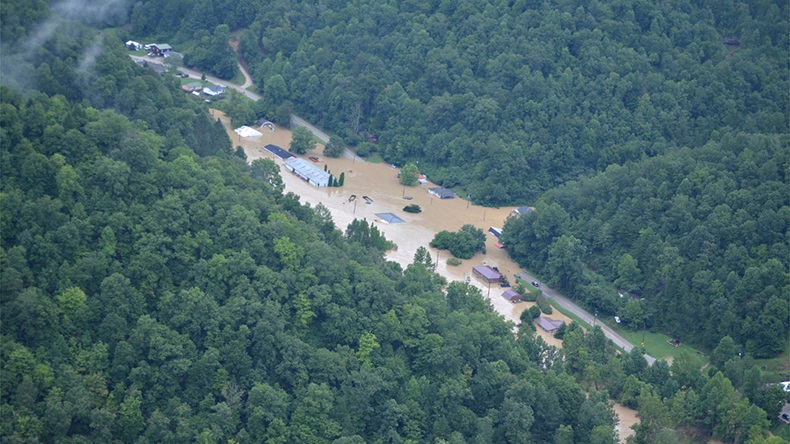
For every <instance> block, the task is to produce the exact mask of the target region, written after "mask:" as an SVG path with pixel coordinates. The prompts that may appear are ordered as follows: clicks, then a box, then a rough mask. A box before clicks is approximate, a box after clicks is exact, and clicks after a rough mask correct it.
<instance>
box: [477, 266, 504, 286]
mask: <svg viewBox="0 0 790 444" xmlns="http://www.w3.org/2000/svg"><path fill="white" fill-rule="evenodd" d="M472 273H473V274H474V275H475V276H477V277H479V278H480V279H482V280H484V281H486V282H487V283H489V284H492V283H498V282H500V281H502V274H500V273H499V272H498V271H496V270H494V269H493V268H491V267H489V266H488V265H476V266H474V267H472Z"/></svg>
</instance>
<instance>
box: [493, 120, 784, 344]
mask: <svg viewBox="0 0 790 444" xmlns="http://www.w3.org/2000/svg"><path fill="white" fill-rule="evenodd" d="M788 155H789V154H788V140H787V137H786V136H769V135H759V134H758V135H750V134H737V135H732V134H727V135H725V136H722V137H721V138H720V139H719V140H715V141H711V142H709V143H708V144H706V145H705V146H704V147H702V148H699V149H696V150H690V149H683V150H679V151H676V152H673V153H671V154H666V155H662V156H659V157H656V158H653V159H649V160H646V161H642V162H639V163H632V164H627V165H625V166H622V167H621V166H612V167H610V168H608V169H607V170H606V172H605V173H602V174H599V175H597V176H594V177H592V178H589V179H582V180H580V181H578V182H573V183H570V184H568V185H565V186H561V187H558V188H556V189H554V190H552V191H550V192H549V193H547V194H546V195H545V196H544V197H543V200H542V203H541V204H540V205H539V206H538V208H537V210H536V211H534V212H532V213H528V214H526V215H523V216H519V217H517V218H510V219H508V221H507V222H506V224H505V229H504V234H503V236H502V240H503V242H505V243H506V244H507V245H508V251H509V253H510V255H511V256H512V257H513V258H514V259H516V260H517V261H519V262H520V263H522V264H523V265H524V266H526V267H528V268H529V269H532V270H536V271H538V272H539V273H542V274H544V275H545V276H547V277H548V279H549V280H550V281H551V282H552V283H553V284H557V285H558V286H559V287H560V288H561V289H562V291H563V292H566V293H568V294H572V295H574V296H575V297H577V298H578V299H580V300H582V301H584V302H586V304H587V305H588V306H590V307H592V308H593V309H595V310H599V311H600V312H601V313H602V314H609V315H614V314H619V315H620V316H621V317H623V318H624V319H625V321H626V322H628V323H631V324H633V325H634V326H635V327H637V326H638V327H639V328H641V327H642V325H643V324H647V325H648V326H650V327H655V328H657V329H659V330H661V331H665V332H667V333H668V334H670V335H671V336H673V337H677V338H679V339H681V340H683V341H687V342H691V343H694V344H696V345H699V346H702V347H703V348H706V349H708V350H711V349H713V348H714V347H715V346H716V345H717V344H718V343H719V340H720V339H721V338H722V337H724V336H726V335H730V336H731V337H732V338H733V339H735V340H736V342H737V343H738V344H739V345H740V346H741V348H742V349H743V350H744V351H745V352H747V353H750V354H753V355H754V356H757V357H773V356H776V355H777V354H779V353H781V352H783V351H784V349H785V346H786V344H787V340H788V337H787V328H788V327H787V326H788V320H790V307H788V303H787V296H788V294H790V279H789V277H788V269H790V268H789V267H788V265H789V262H790V249H789V248H790V247H788V238H787V233H788V224H789V223H790V186H789V185H788V183H787V176H786V174H787V166H788ZM617 290H626V291H628V292H632V293H635V294H637V295H638V296H639V297H642V298H644V300H642V301H636V300H632V299H631V298H630V297H625V298H622V297H619V296H618V291H617Z"/></svg>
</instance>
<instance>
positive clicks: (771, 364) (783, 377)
mask: <svg viewBox="0 0 790 444" xmlns="http://www.w3.org/2000/svg"><path fill="white" fill-rule="evenodd" d="M755 363H756V364H757V365H759V366H760V368H765V370H764V371H763V378H764V379H765V382H768V383H771V382H781V381H787V380H790V341H788V342H786V343H785V351H784V352H783V353H782V354H781V355H779V356H777V357H775V358H770V359H755Z"/></svg>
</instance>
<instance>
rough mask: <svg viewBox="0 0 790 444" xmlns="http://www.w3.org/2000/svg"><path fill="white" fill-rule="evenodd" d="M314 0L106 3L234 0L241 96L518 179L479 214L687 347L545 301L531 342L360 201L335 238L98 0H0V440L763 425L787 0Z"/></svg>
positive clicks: (782, 203)
mask: <svg viewBox="0 0 790 444" xmlns="http://www.w3.org/2000/svg"><path fill="white" fill-rule="evenodd" d="M75 4H77V3H75ZM56 6H61V5H60V4H58V5H56ZM320 6H321V5H313V4H311V3H310V2H301V3H298V2H297V3H290V2H279V3H278V2H274V3H266V4H265V5H263V4H261V3H259V2H257V1H255V0H241V1H235V2H213V1H209V0H198V1H156V2H154V1H141V2H136V3H135V4H134V5H132V6H130V8H131V10H130V11H127V12H129V16H130V17H131V19H130V20H131V22H132V25H133V28H132V29H134V32H139V33H142V34H144V35H149V36H153V35H156V36H157V37H163V38H167V39H171V38H172V39H174V40H172V41H174V42H176V41H178V40H179V39H182V40H188V39H194V38H197V37H196V36H207V35H224V34H223V33H224V32H226V30H225V29H224V28H222V27H223V26H227V28H228V31H229V30H238V29H240V28H245V27H246V28H247V30H246V31H245V32H243V35H242V36H241V42H242V51H243V53H244V54H245V57H246V58H247V60H248V62H251V63H253V65H254V69H253V70H254V72H255V75H256V81H258V84H259V86H260V85H263V88H264V97H265V98H266V100H269V101H271V102H270V103H269V104H271V105H272V106H277V107H278V109H280V110H287V109H288V107H289V106H291V105H293V106H294V107H296V109H297V110H298V111H299V112H300V113H303V114H305V115H306V116H307V117H309V118H311V119H314V120H315V121H316V122H320V123H321V124H323V125H326V126H327V127H328V128H331V129H333V130H334V131H335V132H336V134H338V136H341V137H343V138H342V139H340V138H338V139H334V138H333V140H337V141H341V140H346V141H348V142H353V141H354V139H355V138H356V137H357V136H358V135H357V134H356V131H357V130H359V129H363V130H367V131H370V132H371V133H374V134H376V135H377V136H378V138H379V140H380V143H379V145H378V146H377V147H376V149H379V150H380V154H382V155H384V156H386V157H387V158H389V159H404V160H409V159H413V158H414V159H416V158H418V157H419V158H420V160H421V163H420V168H421V169H424V170H425V172H427V173H429V175H430V177H431V178H434V177H436V178H437V180H441V181H443V183H444V185H446V186H453V185H463V186H464V187H468V188H469V189H470V190H476V191H475V192H474V193H473V195H475V196H478V197H477V199H479V200H480V201H481V202H484V203H492V204H493V203H496V202H511V201H517V200H518V201H522V200H527V201H532V200H534V199H535V198H536V196H537V193H542V192H543V191H546V192H545V193H543V194H542V196H543V197H542V199H540V200H539V202H538V203H537V210H536V211H535V212H533V213H529V214H528V215H527V216H522V217H519V218H514V219H511V220H509V221H508V223H507V224H506V227H505V232H504V234H503V239H505V240H506V244H507V245H508V248H512V249H513V251H512V254H513V255H514V257H516V258H517V259H519V260H521V261H524V263H526V264H528V265H529V266H530V267H534V268H535V269H536V270H538V271H540V272H545V273H548V274H549V275H550V276H551V279H554V280H555V282H554V284H556V285H558V286H560V287H561V288H562V289H563V290H564V291H565V290H568V291H573V292H579V293H576V294H577V297H580V298H582V299H584V300H585V301H586V302H587V303H589V304H591V305H594V304H598V303H601V304H603V303H611V301H609V299H610V298H612V297H616V296H614V295H612V294H611V292H609V291H608V290H609V289H608V288H607V285H609V284H608V282H613V281H614V282H617V283H618V286H622V287H624V289H627V290H629V291H634V292H639V293H640V294H641V295H644V296H645V297H646V304H647V308H648V309H647V316H648V318H647V319H648V322H650V323H655V324H656V325H658V326H661V327H663V328H666V329H668V330H672V331H678V332H680V333H682V334H689V335H692V334H698V335H699V337H700V339H699V341H700V342H701V343H703V344H704V345H707V346H708V347H710V348H712V349H713V350H714V353H713V356H712V358H711V364H712V366H711V367H708V368H707V369H706V370H705V371H704V372H701V371H700V368H701V367H702V364H703V363H702V362H700V360H699V359H698V358H697V357H696V356H695V355H691V354H681V355H680V356H679V357H677V358H676V359H675V360H674V361H673V362H672V364H671V365H670V364H668V363H666V362H665V361H662V360H659V361H657V362H656V363H655V364H653V365H652V366H648V365H647V363H646V362H645V361H644V358H643V357H642V355H641V351H640V350H638V349H635V350H634V351H632V352H631V353H617V352H616V351H615V350H614V348H613V345H612V344H611V343H610V342H609V341H608V340H606V338H605V336H604V335H603V333H602V331H601V330H600V329H599V328H593V329H591V330H589V331H584V330H583V329H582V328H581V327H580V326H579V325H577V324H575V323H572V324H570V325H568V326H567V327H564V328H563V333H564V343H563V349H561V350H559V349H556V348H554V347H551V346H548V345H547V344H546V343H545V342H544V341H543V340H542V339H540V338H539V337H535V336H534V327H533V326H532V324H529V323H527V324H522V326H521V327H520V328H519V330H518V332H517V334H515V335H514V334H513V325H512V324H509V323H507V322H505V321H504V320H503V319H502V318H501V317H500V316H498V315H497V314H496V313H495V312H494V310H493V309H492V308H491V306H490V304H489V302H488V301H487V300H486V299H485V298H484V297H483V295H482V294H481V292H480V291H479V290H478V289H477V288H476V287H474V286H472V285H469V284H467V283H463V282H451V283H448V282H446V280H444V279H443V278H442V277H440V276H439V275H437V274H435V273H434V268H435V264H434V263H433V261H432V260H431V259H430V257H429V255H427V253H426V251H427V250H424V249H423V250H421V251H418V253H417V254H415V259H414V263H412V264H409V265H408V266H406V267H405V268H404V267H401V266H400V265H398V264H396V263H394V262H388V261H386V260H385V259H384V258H383V251H384V250H387V249H390V248H393V247H394V246H393V245H392V244H391V242H389V241H388V240H387V239H385V238H384V236H383V235H382V234H381V233H380V232H379V231H378V230H377V229H376V228H375V227H373V226H372V225H370V224H368V223H367V221H364V220H363V221H355V222H354V223H353V224H352V225H351V226H349V227H347V230H346V235H345V236H344V235H343V234H342V233H341V232H340V231H339V230H338V229H337V227H335V226H334V224H333V222H332V218H331V215H330V213H329V211H328V210H327V209H326V208H324V207H323V206H321V205H318V206H316V207H311V206H309V205H304V204H302V203H300V202H299V198H298V196H295V195H293V194H283V183H282V180H281V178H280V177H279V175H278V170H277V169H276V168H277V165H276V164H275V163H274V162H270V161H268V162H267V161H256V162H253V163H252V165H247V164H246V163H245V161H244V160H243V159H242V157H239V156H236V155H234V154H233V151H232V145H231V142H230V140H229V139H228V137H227V134H226V132H225V130H224V128H223V126H222V125H221V124H220V123H219V122H216V121H213V119H211V117H210V115H209V114H208V112H207V109H206V108H205V105H204V104H203V103H202V102H200V101H193V100H191V99H190V98H189V96H188V95H185V94H183V93H182V92H180V91H179V89H178V87H179V83H178V81H177V80H176V79H175V78H174V77H171V76H164V77H163V76H159V75H157V74H154V73H153V72H152V71H150V70H149V69H147V68H145V67H141V66H137V65H136V64H134V63H133V62H132V61H131V60H130V59H129V58H128V56H127V54H126V52H125V51H126V50H125V49H123V47H122V46H121V43H122V42H123V41H124V39H123V38H122V37H123V36H125V35H123V34H124V33H125V32H129V30H128V29H121V30H106V31H105V32H104V34H103V35H100V34H99V33H98V32H97V31H96V30H95V28H94V26H114V25H118V24H121V22H122V17H124V13H123V11H121V13H119V14H117V15H116V14H115V12H114V11H106V14H104V15H102V14H101V12H102V11H103V10H102V11H95V12H93V13H90V14H87V13H86V17H85V20H84V22H82V23H79V22H78V21H77V20H78V19H79V14H75V11H72V12H71V13H70V14H69V15H67V16H66V17H65V18H64V17H60V16H58V12H57V8H54V9H55V10H50V9H49V7H48V6H47V3H45V2H36V1H33V2H23V1H20V0H9V1H6V2H2V3H0V14H1V15H0V17H1V18H2V20H0V22H1V24H0V32H1V33H2V34H0V35H1V36H2V40H3V44H4V45H6V44H7V45H8V47H9V51H7V52H6V47H5V46H4V48H3V49H4V52H3V58H4V63H3V64H2V66H0V69H2V70H3V73H4V75H3V76H2V77H0V81H2V82H3V85H0V165H2V168H0V316H2V322H0V437H2V438H1V439H2V440H3V441H4V442H5V441H8V442H26V441H28V442H33V441H43V442H67V441H69V442H71V441H73V442H96V443H107V442H118V441H120V442H178V443H180V442H184V443H186V442H196V441H197V442H230V441H236V442H315V443H332V442H337V443H342V442H377V441H385V440H386V441H392V442H440V441H444V442H458V443H461V442H495V443H500V442H501V443H504V442H576V443H582V444H586V443H613V442H614V441H615V439H616V436H617V435H616V432H615V427H614V426H615V419H614V414H613V411H612V409H611V399H615V400H617V401H618V402H621V403H623V404H625V405H628V406H633V407H637V408H638V409H639V415H640V418H641V419H642V421H641V423H640V425H639V426H638V428H637V429H636V430H635V438H634V440H635V442H645V443H647V442H661V441H663V442H683V440H686V439H692V438H694V437H706V438H707V437H716V438H719V439H722V440H724V441H726V442H753V443H760V442H768V438H767V437H768V433H769V432H768V430H769V428H770V425H771V423H770V421H769V420H770V419H773V418H776V415H777V414H778V411H779V409H780V408H781V405H782V402H783V401H784V393H783V392H782V391H781V388H779V387H777V386H775V385H767V384H765V382H766V381H764V378H763V375H762V372H761V369H760V367H759V366H758V365H755V362H754V360H753V358H752V357H751V356H750V354H755V355H757V354H766V355H770V354H771V353H774V352H775V350H776V349H777V342H776V341H775V338H773V337H769V336H770V334H771V333H772V332H778V331H779V327H781V326H783V325H784V326H786V325H787V319H786V318H787V314H786V309H787V307H786V300H783V299H782V295H783V294H784V295H786V294H787V262H786V261H787V256H788V254H787V251H786V248H787V245H786V243H783V242H782V239H783V237H782V236H785V235H786V232H787V227H786V221H787V208H788V205H787V196H788V193H787V188H786V186H787V185H786V165H787V158H786V157H787V153H786V149H783V148H786V146H787V140H786V136H784V135H782V134H783V132H784V131H785V127H784V125H786V123H785V122H786V118H785V116H786V114H787V113H786V109H785V107H786V101H783V99H782V97H785V96H783V94H786V91H787V89H786V88H784V87H783V86H784V85H785V83H786V72H785V71H784V70H782V69H779V68H778V66H779V65H780V64H781V63H780V62H779V60H784V59H783V57H785V53H786V48H787V44H786V43H787V42H786V35H785V33H783V29H784V25H785V22H784V21H783V20H784V19H783V17H787V14H786V8H787V6H786V5H784V4H782V5H778V4H773V3H770V2H757V3H754V4H749V5H747V4H743V3H731V4H726V5H708V4H699V5H692V4H690V3H682V2H681V3H679V4H675V3H673V4H672V7H671V8H670V6H668V5H666V4H660V5H650V4H647V3H644V2H636V3H634V2H628V3H613V4H601V3H596V2H593V3H590V2H585V3H584V4H583V5H582V4H575V3H574V4H571V3H567V4H548V3H545V4H542V5H531V4H528V2H516V3H513V4H504V3H501V4H500V3H495V4H489V5H487V6H485V7H482V6H481V7H478V5H477V4H475V3H472V2H466V1H464V2H443V3H424V4H415V3H403V4H400V5H397V6H394V5H389V4H387V5H381V4H378V3H377V4H375V5H372V4H365V3H358V4H355V5H346V4H342V3H336V2H325V3H324V4H323V9H319V7H320ZM373 6H375V7H373ZM60 14H62V12H60ZM44 25H46V26H44ZM88 25H90V26H88ZM758 25H759V26H758ZM637 31H639V32H637ZM724 35H727V36H730V35H734V36H737V37H738V38H739V39H740V46H739V47H738V48H737V50H736V51H734V52H732V53H731V54H729V55H728V54H726V53H724V52H723V51H725V50H732V49H733V48H727V47H723V46H722V41H721V39H720V37H721V36H724ZM633 42H637V43H633ZM640 45H641V46H640ZM651 45H652V46H651ZM225 49H227V48H225ZM654 54H655V55H654ZM214 55H216V56H224V55H225V54H214ZM7 60H8V61H9V62H8V63H6V61H7ZM384 60H387V61H392V63H387V64H385V63H383V61H384ZM395 62H397V63H395ZM582 62H584V63H582ZM391 68H392V69H391ZM7 73H8V74H13V75H6V74H7ZM262 79H274V80H275V81H274V82H270V83H269V85H270V87H269V89H268V91H267V90H266V83H265V82H263V83H261V82H260V80H262ZM580 97H585V99H584V100H579V98H580ZM612 97H615V100H612ZM277 100H284V102H282V103H279V104H278V103H277ZM511 100H512V102H511ZM673 100H674V101H675V102H673ZM269 104H267V103H263V104H262V105H263V106H268V105H269ZM289 104H290V105H289ZM327 104H329V105H327ZM672 112H674V113H675V114H672ZM666 113H670V114H669V116H670V117H672V118H671V119H669V118H667V116H668V115H667V114H666ZM284 114H288V113H284ZM678 116H679V117H678ZM278 117H282V116H281V115H278ZM675 117H678V118H675ZM684 119H685V120H684ZM596 120H597V122H598V123H597V124H596V123H595V122H596ZM722 122H723V123H724V124H725V125H726V126H725V127H722ZM588 128H591V129H590V131H591V132H585V131H586V130H587V129H588ZM656 134H658V136H656ZM593 136H595V137H593ZM585 137H589V138H585ZM578 141H580V142H581V143H582V145H581V146H579V144H578V143H577V142H578ZM334 145H335V146H336V147H338V148H339V149H342V148H343V147H344V144H343V143H336V144H334ZM371 145H372V144H371ZM341 152H342V151H341ZM338 154H340V153H338ZM492 159H496V162H495V161H494V160H492ZM610 164H615V165H613V166H610ZM619 164H623V165H619ZM469 165H479V166H476V167H475V168H469ZM494 167H496V168H510V171H504V170H502V172H503V175H502V176H501V177H499V176H496V177H493V178H492V176H491V175H490V171H493V169H492V168H494ZM430 168H433V171H432V170H430ZM601 171H603V173H601V174H592V175H590V176H589V177H580V176H579V175H581V174H586V173H595V172H601ZM505 173H506V174H505ZM577 178H579V180H578V181H572V179H577ZM566 182H567V183H566ZM563 183H565V185H562V186H557V185H561V184H563ZM596 220H597V222H596ZM783 223H784V225H783ZM508 236H510V238H508ZM470 237H471V239H475V238H478V237H479V235H478V234H476V233H472V234H470ZM483 237H485V235H483ZM511 245H512V247H511ZM528 249H530V250H531V249H534V251H530V250H528ZM530 253H534V255H535V257H534V258H533V257H532V255H531V254H530ZM531 261H534V263H533V262H531ZM607 301H608V302H607ZM706 304H707V305H706ZM708 305H709V306H711V307H710V308H709V307H708ZM602 306H603V305H602ZM718 308H721V310H719V309H718ZM659 309H660V311H659ZM697 309H700V310H702V312H703V313H705V315H707V316H709V318H706V319H704V320H703V321H704V322H698V319H695V318H691V317H690V315H689V313H692V311H693V310H697ZM705 310H707V311H705ZM783 310H785V311H783ZM631 311H633V312H634V314H633V316H632V317H633V318H636V317H637V315H638V309H636V308H634V309H633V310H631ZM715 316H719V317H718V318H716V317H715ZM710 317H713V318H710ZM689 322H692V323H694V322H696V324H697V325H694V326H690V325H688V323H689ZM757 326H760V328H763V331H762V332H761V331H758V329H757ZM724 328H728V329H729V330H728V331H726V334H724V335H722V334H723V333H725V331H724ZM684 329H685V330H684ZM783 334H785V335H786V331H784V332H783ZM717 335H718V336H720V338H719V337H717ZM717 339H718V340H717ZM740 346H744V347H745V349H744V350H745V351H746V353H745V354H744V355H743V356H741V355H739V354H737V352H738V351H740V348H739V347H740Z"/></svg>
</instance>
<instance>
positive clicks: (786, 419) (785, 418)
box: [779, 413, 790, 424]
mask: <svg viewBox="0 0 790 444" xmlns="http://www.w3.org/2000/svg"><path fill="white" fill-rule="evenodd" d="M779 419H781V420H782V421H783V422H784V423H786V424H790V415H788V414H787V413H782V414H781V415H779Z"/></svg>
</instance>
